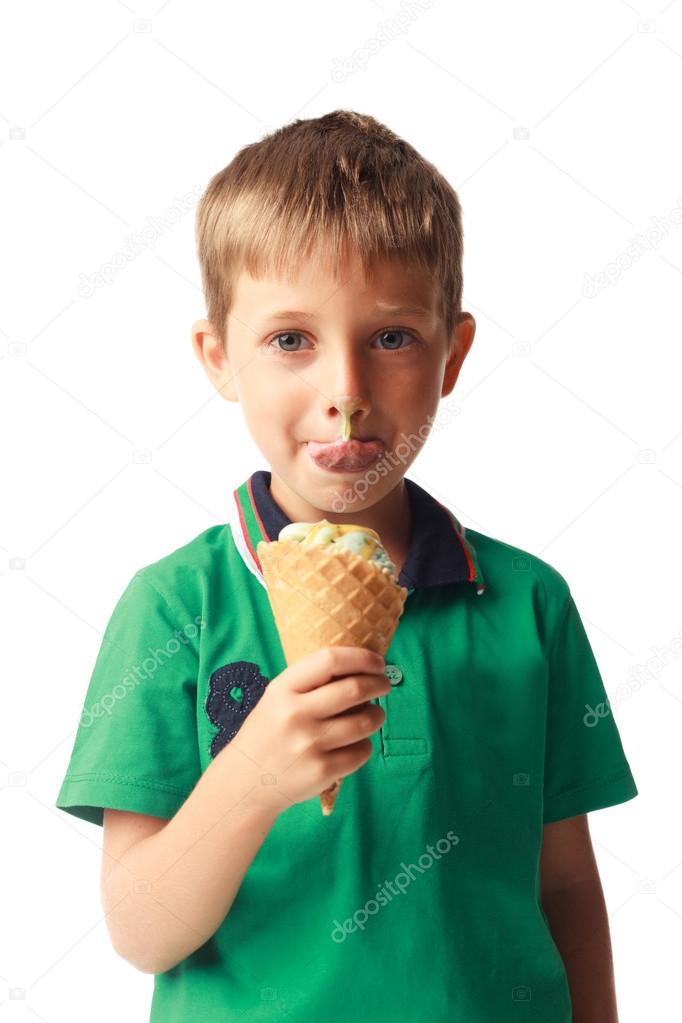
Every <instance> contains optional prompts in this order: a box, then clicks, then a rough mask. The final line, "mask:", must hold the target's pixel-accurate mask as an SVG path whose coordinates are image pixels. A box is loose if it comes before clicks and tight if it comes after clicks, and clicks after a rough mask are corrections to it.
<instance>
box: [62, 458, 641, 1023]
mask: <svg viewBox="0 0 682 1023" xmlns="http://www.w3.org/2000/svg"><path fill="white" fill-rule="evenodd" d="M269 483H270V473H269V472H266V471H263V470H259V471H257V472H255V473H254V474H253V475H252V476H251V477H250V478H249V479H248V480H246V481H245V482H244V483H243V484H242V485H241V486H240V487H239V488H238V489H237V490H236V491H235V492H234V495H233V496H234V503H233V504H231V507H230V511H229V521H228V522H226V523H225V524H223V525H216V526H212V527H211V528H209V529H207V530H205V531H204V532H202V533H201V534H199V536H197V537H195V538H194V539H193V540H191V541H190V542H189V543H187V544H186V545H185V546H183V547H180V548H179V549H178V550H176V551H173V552H172V553H171V554H168V555H167V556H166V557H163V558H161V559H160V560H159V561H156V562H154V563H153V564H150V565H147V566H146V567H144V568H142V569H141V570H140V571H138V572H137V573H136V574H135V575H134V576H133V578H132V579H131V580H130V582H129V584H128V586H127V588H126V589H125V591H124V593H123V594H122V596H121V598H120V600H119V602H118V603H117V605H116V607H115V608H114V611H113V613H112V616H111V619H110V621H109V624H108V626H107V629H106V633H105V636H104V639H103V642H102V646H101V650H100V652H99V655H98V657H97V661H96V663H95V667H94V671H93V674H92V678H91V681H90V686H89V689H88V691H87V695H86V698H85V705H84V709H83V713H82V716H81V720H80V724H79V727H78V730H77V733H76V736H75V743H74V747H73V752H72V755H71V760H70V762H69V765H68V771H67V773H66V776H65V778H64V781H63V784H62V786H61V791H60V792H59V795H58V798H57V802H56V805H57V806H58V807H60V808H61V809H63V810H65V811H68V812H69V813H71V814H74V815H75V816H77V817H81V818H82V819H83V820H86V821H91V822H93V823H94V824H101V823H102V808H103V807H114V808H116V809H119V810H132V811H135V812H138V813H145V814H152V815H154V816H158V817H163V818H170V817H171V816H172V815H173V814H174V813H175V812H176V811H177V810H178V809H179V807H180V806H181V805H182V803H183V802H184V800H186V799H187V797H188V796H189V794H190V793H191V791H192V788H193V787H194V785H195V784H196V782H197V780H198V779H199V777H200V776H201V773H202V772H203V771H204V770H205V769H206V767H207V766H208V765H209V764H210V763H211V760H212V758H213V757H215V756H216V755H217V753H218V752H219V751H220V750H221V749H222V748H223V747H224V746H225V744H226V743H228V742H230V741H231V739H232V738H233V736H234V735H235V734H236V733H237V731H238V730H239V728H240V726H241V724H242V723H243V721H244V719H245V717H246V715H247V714H248V713H249V711H250V710H251V709H252V708H253V707H254V706H255V704H256V703H257V701H258V699H259V698H260V696H261V695H262V693H263V691H264V689H265V686H266V685H267V684H268V681H269V680H270V679H272V678H274V677H275V676H276V675H278V674H279V673H280V672H281V671H283V670H284V669H285V667H286V662H285V659H284V655H283V653H282V649H281V646H280V643H279V639H278V636H277V632H276V629H275V626H274V622H273V619H272V614H271V611H270V605H269V602H268V598H267V593H266V591H265V588H264V582H263V577H262V574H261V567H260V564H259V561H258V558H257V556H256V547H257V544H258V543H259V541H261V540H266V541H271V540H276V539H277V536H278V533H279V530H280V529H281V528H282V526H284V525H286V524H287V523H288V522H289V519H288V518H287V516H286V515H285V514H284V513H283V511H282V509H281V508H279V506H278V505H277V504H276V503H275V501H274V500H273V498H272V497H271V495H270V490H269ZM405 484H406V488H407V493H408V495H409V500H410V507H411V512H412V535H411V541H410V548H409V553H408V556H407V559H406V561H405V564H404V566H403V568H402V572H401V576H400V583H401V585H404V586H406V587H407V588H408V596H407V599H406V602H405V607H404V612H403V615H402V617H401V619H400V622H399V625H398V629H397V631H396V633H395V636H394V638H393V641H392V643H391V646H390V648H389V650H388V654H387V657H386V661H387V674H388V676H389V679H390V681H391V682H392V689H391V692H390V693H389V694H388V695H387V696H386V697H380V698H379V702H380V703H381V705H382V707H383V708H384V710H385V712H386V720H385V722H384V725H383V727H382V728H381V730H380V731H378V732H375V733H374V735H373V736H372V744H373V753H372V756H371V758H370V759H369V761H368V762H367V763H366V764H365V765H363V767H362V768H360V769H359V770H358V771H356V772H355V773H353V774H351V775H348V776H347V777H346V778H345V779H344V782H343V785H342V787H341V790H340V793H339V796H338V799H337V802H336V807H335V809H334V813H333V814H332V815H331V816H330V817H325V816H323V814H322V813H321V811H320V804H319V799H318V798H315V799H310V800H306V801H305V802H304V803H299V804H296V805H294V806H292V807H290V808H289V809H287V810H285V811H284V812H283V813H281V814H280V816H279V817H278V818H277V820H276V822H275V824H274V826H273V828H272V830H271V831H270V832H269V834H268V836H267V837H266V839H265V841H264V843H263V845H262V846H261V848H260V849H259V851H258V853H257V855H256V857H255V859H254V861H253V863H252V864H251V866H250V868H249V869H248V871H247V873H246V875H245V877H244V880H243V883H242V885H241V888H240V890H239V892H238V894H237V897H236V899H235V901H234V903H233V905H232V908H231V909H230V912H229V914H228V916H227V917H226V918H225V920H224V921H223V923H222V924H221V926H220V927H219V928H218V930H217V931H216V933H215V934H214V935H213V936H212V937H211V938H210V939H209V940H208V941H207V942H206V943H205V944H204V945H203V946H202V947H201V948H199V949H198V950H197V951H196V952H194V953H193V954H192V955H190V956H188V957H187V958H186V959H185V960H183V962H181V963H180V964H179V965H178V966H176V967H175V968H173V969H171V970H168V971H167V972H165V973H162V974H158V975H156V976H155V977H154V995H153V1000H152V1009H151V1020H152V1021H157V1023H206V1021H209V1020H216V1021H220V1023H230V1021H237V1020H238V1021H240V1023H260V1021H263V1023H265V1021H267V1023H273V1021H275V1020H282V1021H285V1020H286V1021H288V1023H320V1021H324V1023H347V1021H348V1020H353V1019H356V1020H371V1021H372V1023H383V1021H386V1023H388V1021H391V1023H394V1021H395V1020H409V1021H422V1020H424V1021H425V1020H429V1021H430V1023H446V1021H447V1023H493V1021H494V1023H506V1021H512V1020H513V1021H518V1020H520V1019H523V1020H524V1023H530V1021H534V1023H540V1021H541V1023H570V1020H571V1001H570V996H569V989H568V984H567V979H566V973H565V969H564V965H563V962H562V959H561V957H560V955H559V952H558V950H557V947H556V945H555V944H554V941H553V940H552V937H551V933H550V931H549V928H548V923H547V919H546V917H545V914H544V913H543V910H542V905H541V902H540V877H539V856H540V849H541V842H542V829H543V825H544V824H546V823H547V822H549V821H557V820H560V819H562V818H565V817H572V816H574V815H576V814H583V813H587V812H588V811H591V810H597V809H599V808H600V807H605V806H611V805H613V804H615V803H622V802H624V801H625V800H628V799H631V798H632V797H633V796H636V795H637V788H636V785H635V782H634V780H633V776H632V774H631V772H630V768H629V765H628V761H627V759H626V757H625V755H624V752H623V747H622V745H621V741H620V737H619V733H618V729H617V727H616V723H615V720H614V718H613V715H612V714H611V712H610V708H609V705H608V700H607V696H606V693H605V690H604V685H603V682H602V679H601V677H600V673H599V669H598V667H597V664H596V662H595V659H594V656H593V653H592V650H591V648H590V644H589V642H588V639H587V636H586V634H585V630H584V627H583V624H582V622H581V619H580V616H579V613H578V610H577V608H576V605H575V602H574V600H573V597H572V595H571V593H570V590H569V587H568V584H567V582H566V580H565V579H564V578H563V576H562V575H560V573H559V572H558V571H557V570H556V569H554V568H552V566H551V565H549V564H548V563H547V562H545V561H542V560H541V559H539V558H537V557H535V556H533V555H531V554H528V553H527V552H525V551H523V550H520V549H518V548H516V547H512V546H510V545H509V544H506V543H503V542H502V541H500V540H497V539H494V538H493V537H490V536H486V535H485V534H483V533H479V532H477V531H475V530H473V529H468V528H465V527H464V526H462V525H461V524H460V523H459V522H458V520H457V518H456V517H455V515H454V514H453V513H452V511H451V510H450V509H448V508H447V507H446V506H445V505H443V504H442V503H440V502H439V501H437V500H436V499H435V498H434V497H432V496H431V495H430V494H428V493H427V492H426V491H425V490H423V489H422V488H421V487H419V486H418V485H417V484H416V483H414V482H413V481H411V480H408V479H406V480H405ZM225 855H226V856H229V855H230V850H229V849H226V850H225ZM519 1003H522V1004H519Z"/></svg>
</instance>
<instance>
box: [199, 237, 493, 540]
mask: <svg viewBox="0 0 682 1023" xmlns="http://www.w3.org/2000/svg"><path fill="white" fill-rule="evenodd" d="M298 271H299V272H298V275H297V277H296V279H284V278H275V277H268V278H265V279H254V278H253V277H251V276H250V275H249V274H247V273H242V275H241V276H240V277H239V279H238V281H237V283H236V287H235V291H234V296H233V303H232V308H231V312H230V315H229V317H228V325H227V340H226V349H227V351H223V350H222V348H221V346H220V343H219V341H218V338H217V337H216V335H215V333H213V328H212V327H211V324H210V323H209V322H208V321H207V320H199V321H197V323H195V324H194V326H193V328H192V340H193V346H194V350H195V353H196V355H197V357H198V358H199V359H200V361H201V362H202V364H203V365H204V368H205V370H206V372H207V374H208V376H209V378H210V379H211V381H212V383H213V384H214V385H215V387H216V388H217V389H218V391H219V392H220V394H222V396H223V397H224V398H226V399H227V400H228V401H239V402H240V403H241V405H242V410H243V413H244V418H245V420H246V423H247V426H248V428H249V431H250V433H251V435H252V437H253V439H254V441H255V442H256V444H257V445H258V447H259V449H260V451H261V452H262V454H263V456H264V457H265V459H266V460H267V462H268V464H269V466H270V468H271V472H272V478H271V493H272V496H273V497H274V499H275V500H277V501H278V503H280V505H281V506H282V507H283V509H284V511H285V512H286V513H287V515H288V516H289V518H290V519H292V520H294V521H315V520H317V519H319V518H322V517H327V518H329V519H330V521H344V520H345V521H351V522H352V521H353V520H354V518H355V520H356V521H358V515H357V512H359V511H360V512H365V511H367V510H368V509H370V508H371V507H373V506H374V505H376V504H378V503H379V502H381V501H382V499H384V498H387V496H388V495H389V494H391V492H392V491H394V490H395V488H396V487H397V486H398V484H400V483H401V481H402V477H403V476H404V475H405V473H406V471H407V469H408V468H409V466H410V465H411V463H412V462H413V461H414V459H415V458H416V456H417V454H418V453H419V451H420V449H421V447H422V445H423V443H424V441H425V439H426V437H427V434H428V430H429V429H430V424H431V423H432V421H433V417H435V415H436V413H437V408H438V402H439V400H440V398H441V397H444V396H445V395H447V394H449V393H450V392H451V391H452V389H453V387H454V385H455V381H456V380H457V376H458V374H459V370H460V367H461V365H462V363H463V361H464V359H465V357H466V355H467V353H468V351H469V348H470V347H471V343H472V341H473V338H474V332H475V322H474V319H473V317H472V316H471V315H470V314H469V313H463V314H462V315H461V317H460V322H459V323H458V324H457V325H456V326H455V330H454V332H453V336H452V343H451V345H450V347H448V340H449V339H448V338H447V337H446V334H445V326H444V323H443V321H442V319H441V318H440V317H439V315H438V312H437V292H436V289H435V287H433V283H432V281H431V280H429V279H428V278H426V277H418V276H417V275H416V274H415V273H414V272H413V271H411V270H408V269H406V268H404V267H403V266H402V264H400V263H397V262H380V263H377V264H376V269H375V279H374V281H373V282H371V283H369V284H365V283H364V282H363V276H362V265H361V263H360V261H359V259H358V258H354V257H351V258H350V259H349V260H347V261H346V263H345V264H344V266H343V272H342V274H341V277H340V279H339V280H338V281H337V280H335V279H334V278H333V276H332V275H331V273H329V272H328V271H327V270H326V269H325V268H324V267H323V266H322V265H320V263H319V262H317V261H315V260H312V259H311V260H308V261H306V262H303V261H302V262H301V264H300V266H299V268H298ZM411 304H415V305H419V306H422V307H423V308H424V310H425V311H424V312H422V313H418V312H409V311H401V312H399V313H397V312H395V311H393V310H389V308H388V307H404V306H407V305H411ZM286 311H290V312H289V314H288V315H284V316H282V315H281V314H282V313H283V312H286ZM292 311H296V312H295V313H294V312H292ZM301 313H305V314H307V316H301V315H300V314H301ZM344 411H345V421H346V436H347V434H348V428H349V429H350V431H351V433H350V436H351V438H355V437H358V438H361V439H362V438H378V439H379V440H380V441H381V442H382V445H383V450H382V452H381V453H380V454H379V455H378V456H377V457H376V459H375V461H374V462H372V463H371V464H370V465H369V466H366V467H365V468H363V469H360V470H354V471H351V470H350V469H345V470H341V471H339V470H338V469H336V470H332V469H331V468H324V467H321V466H320V465H318V464H317V463H316V462H315V460H314V459H313V458H312V455H311V451H312V446H311V448H308V442H309V441H314V442H318V443H320V442H322V443H326V442H333V441H335V440H336V441H338V440H339V439H340V438H341V437H342V430H343V426H344ZM429 417H431V418H429ZM391 453H392V454H391ZM388 503H390V502H386V504H388Z"/></svg>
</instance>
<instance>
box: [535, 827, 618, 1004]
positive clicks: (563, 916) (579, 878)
mask: <svg viewBox="0 0 682 1023" xmlns="http://www.w3.org/2000/svg"><path fill="white" fill-rule="evenodd" d="M540 867H541V884H542V907H543V909H544V912H545V915H546V916H547V920H548V922H549V926H550V930H551V932H552V937H553V938H554V941H555V943H556V946H557V948H558V949H559V952H560V954H561V957H562V959H563V961H564V965H565V967H566V974H567V976H568V984H569V989H570V992H571V1001H572V1003H573V1021H574V1023H618V1010H617V1006H616V991H615V982H614V975H613V960H612V956H611V937H610V934H609V923H608V914H607V911H606V904H605V901H604V893H603V891H602V886H601V880H600V877H599V869H598V867H597V862H596V860H595V857H594V851H593V849H592V843H591V841H590V832H589V828H588V824H587V814H581V815H580V816H577V817H569V818H568V819H566V820H561V821H556V822H555V823H552V824H546V825H545V827H544V831H543V838H542V855H541V860H540Z"/></svg>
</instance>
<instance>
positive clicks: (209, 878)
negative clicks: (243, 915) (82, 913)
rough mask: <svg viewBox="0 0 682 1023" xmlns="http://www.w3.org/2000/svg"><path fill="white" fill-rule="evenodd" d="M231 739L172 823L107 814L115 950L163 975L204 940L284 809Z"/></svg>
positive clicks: (106, 864)
mask: <svg viewBox="0 0 682 1023" xmlns="http://www.w3.org/2000/svg"><path fill="white" fill-rule="evenodd" d="M276 789H277V786H263V785H262V784H261V779H260V774H259V770H258V768H257V766H256V765H253V767H251V766H250V765H249V761H248V760H247V759H246V758H245V757H243V756H241V755H240V754H239V752H238V751H237V750H236V749H235V748H234V747H233V746H231V745H228V746H226V747H225V748H224V749H222V750H221V751H220V753H219V754H218V755H217V757H216V758H215V760H213V761H212V763H210V764H209V766H208V767H207V769H206V770H205V771H204V773H203V775H202V776H201V778H200V779H199V781H198V782H197V784H196V786H195V788H194V790H193V791H192V792H191V793H190V795H189V796H188V797H187V799H186V800H185V802H184V803H183V805H182V806H181V807H180V809H179V810H178V811H177V813H176V814H175V816H174V817H173V818H172V819H171V820H169V821H167V822H164V821H161V820H160V819H158V818H149V817H146V815H139V814H124V815H122V814H121V813H120V812H119V813H114V814H111V813H110V812H109V811H105V820H104V844H103V856H102V874H101V883H102V902H103V906H104V910H105V914H106V921H107V928H108V931H109V934H110V937H111V940H112V944H113V946H114V948H115V950H116V951H117V952H118V954H119V955H121V956H122V957H123V958H124V959H126V960H127V961H128V962H130V963H131V964H132V965H133V966H136V967H137V968H138V969H139V970H142V971H143V972H145V973H163V972H165V971H166V970H169V969H171V968H172V967H173V966H176V965H177V964H178V963H179V962H180V961H181V960H182V959H184V958H186V956H188V955H190V954H191V953H192V952H194V951H195V950H196V949H197V948H199V947H200V946H201V945H203V944H204V943H205V942H206V941H208V939H209V938H210V937H211V936H212V935H213V934H214V933H215V931H216V930H217V929H218V927H219V926H220V924H221V923H222V921H223V919H224V918H225V916H226V915H227V913H228V912H229V909H230V907H231V905H232V903H233V901H234V898H235V896H236V895H237V892H238V891H239V888H240V887H241V884H242V881H243V879H244V875H245V874H246V872H247V870H248V868H249V867H250V865H251V863H252V862H253V859H254V858H255V856H256V853H257V852H258V850H259V849H260V847H261V845H262V844H263V842H264V840H265V838H266V837H267V835H268V834H269V832H270V830H271V828H272V826H273V824H274V823H275V821H276V819H277V816H278V814H279V813H281V812H282V810H283V809H285V808H286V806H287V805H288V804H285V803H284V802H283V800H282V797H281V796H279V797H278V796H277V794H276Z"/></svg>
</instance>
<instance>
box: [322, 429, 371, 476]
mask: <svg viewBox="0 0 682 1023" xmlns="http://www.w3.org/2000/svg"><path fill="white" fill-rule="evenodd" d="M306 447H307V449H308V453H309V455H310V457H311V459H312V460H313V462H314V463H315V465H316V466H317V467H318V468H320V469H326V470H328V471H329V472H361V471H362V470H363V469H367V468H368V467H369V466H370V465H371V464H372V463H373V462H375V461H376V460H377V458H379V456H380V455H381V454H383V452H384V451H385V450H386V446H385V444H384V442H383V441H382V440H380V439H379V438H377V437H373V438H367V439H363V440H359V439H355V438H354V439H352V440H346V441H339V440H337V441H331V442H330V443H321V442H319V441H314V440H309V441H308V442H307V444H306Z"/></svg>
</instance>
